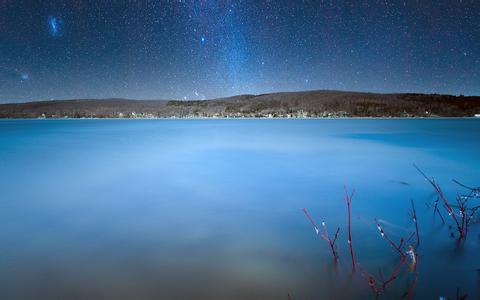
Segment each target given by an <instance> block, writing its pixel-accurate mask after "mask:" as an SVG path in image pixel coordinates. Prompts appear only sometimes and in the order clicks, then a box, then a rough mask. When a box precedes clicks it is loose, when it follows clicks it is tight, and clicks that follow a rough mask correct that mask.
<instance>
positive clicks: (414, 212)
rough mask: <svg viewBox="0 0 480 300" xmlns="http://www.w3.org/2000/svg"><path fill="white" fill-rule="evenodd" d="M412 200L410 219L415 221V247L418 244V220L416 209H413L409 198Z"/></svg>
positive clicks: (413, 205) (413, 206)
mask: <svg viewBox="0 0 480 300" xmlns="http://www.w3.org/2000/svg"><path fill="white" fill-rule="evenodd" d="M410 201H411V202H412V213H411V215H412V221H413V223H415V233H416V235H417V241H416V243H415V244H416V248H418V247H419V246H420V234H419V232H418V220H417V211H416V210H415V204H414V203H413V200H410Z"/></svg>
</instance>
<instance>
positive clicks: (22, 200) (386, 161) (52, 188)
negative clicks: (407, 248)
mask: <svg viewBox="0 0 480 300" xmlns="http://www.w3.org/2000/svg"><path fill="white" fill-rule="evenodd" d="M479 149H480V120H478V119H477V120H475V119H425V120H423V119H410V120H400V119H392V120H386V119H375V120H374V119H331V120H330V119H325V120H313V119H312V120H276V119H274V120H222V119H218V120H1V121H0V191H1V193H0V220H1V223H0V225H1V226H0V240H1V246H0V277H1V278H0V298H1V299H288V297H289V295H290V297H291V299H294V300H301V299H372V298H373V297H372V292H371V290H370V287H369V286H368V284H367V281H366V279H365V278H364V277H363V276H362V273H361V272H360V271H359V270H357V272H356V273H355V274H353V275H352V272H351V268H350V255H349V250H348V243H347V207H346V202H345V198H344V186H346V187H347V189H348V190H349V191H350V190H352V189H355V195H354V197H353V199H352V204H351V209H352V225H351V229H352V241H353V245H354V249H355V255H356V261H357V263H358V264H359V269H360V267H362V268H364V270H368V272H370V273H373V274H378V270H379V269H380V268H381V269H382V270H383V273H384V276H385V277H388V274H389V273H390V272H391V270H392V269H393V268H394V266H395V265H396V263H397V262H398V260H399V255H398V253H395V251H394V250H393V248H392V247H390V246H389V244H388V242H387V241H386V240H384V239H382V237H381V236H380V234H379V232H378V230H377V228H376V226H375V223H374V219H375V218H378V219H379V220H380V221H381V222H382V224H383V225H384V226H385V230H386V231H387V232H388V234H389V236H391V237H392V238H393V239H395V240H398V239H399V238H400V236H407V235H409V232H412V230H413V225H412V222H411V218H410V216H409V214H408V213H409V210H410V209H411V204H410V201H411V200H413V201H414V203H415V205H416V210H417V215H418V224H419V232H420V240H421V244H420V247H419V248H418V255H419V256H418V265H417V271H418V273H416V274H418V278H417V280H415V279H414V274H413V273H412V272H408V270H406V271H402V272H401V273H400V274H399V276H398V278H397V279H395V281H394V282H392V284H391V285H389V286H388V288H387V289H386V293H385V295H384V296H383V297H381V299H390V298H393V299H399V298H400V297H401V296H402V294H404V292H405V291H406V290H408V289H409V287H410V286H412V285H414V287H413V288H412V290H413V292H412V293H411V294H409V295H410V296H413V298H415V299H438V298H439V296H445V297H451V298H452V299H455V297H456V292H457V288H459V290H460V293H467V294H468V299H478V298H479V297H480V271H479V269H480V255H479V254H478V253H479V250H480V230H479V228H478V227H479V226H480V225H478V226H477V225H472V226H471V228H470V229H469V232H468V237H467V240H466V241H465V242H464V243H463V244H462V245H460V246H458V245H457V243H456V241H455V239H452V238H450V236H449V234H450V230H449V228H448V224H451V223H452V222H451V219H450V218H449V216H448V215H447V214H446V213H444V217H445V221H446V222H447V223H448V224H445V225H443V224H442V222H441V220H440V219H439V218H438V216H434V214H433V209H432V207H428V205H430V204H431V203H432V202H433V201H434V200H435V198H436V196H435V193H434V190H433V188H432V187H431V186H430V185H429V184H428V182H426V181H425V180H424V178H423V177H422V176H421V175H420V174H419V172H418V171H417V170H416V169H415V168H414V167H413V164H416V165H418V166H419V167H420V168H421V169H422V170H423V171H424V172H425V173H427V174H428V175H430V176H434V177H435V179H436V180H437V181H438V183H439V184H440V185H441V187H442V189H443V190H444V192H445V194H446V195H447V196H448V197H449V198H451V199H452V201H453V199H454V197H455V195H456V193H457V192H459V193H463V192H464V191H465V190H464V189H462V188H461V187H460V186H459V185H457V184H455V183H454V182H453V181H452V179H457V180H458V181H460V182H462V183H464V184H466V185H470V186H479V185H480V176H479V175H480V155H479V153H480V150H479ZM472 201H476V202H475V204H476V205H480V200H479V199H474V200H472ZM303 208H307V209H308V211H309V212H310V214H311V215H312V217H313V218H314V219H315V221H316V222H317V223H318V224H320V223H321V221H325V222H326V224H327V226H328V228H329V233H330V234H331V235H333V233H334V231H335V229H336V228H337V226H338V227H340V233H339V238H338V241H337V244H338V251H339V253H340V254H339V261H338V263H334V261H333V258H332V255H331V253H330V249H329V247H328V244H327V243H326V242H325V241H324V240H322V239H321V238H319V237H318V236H316V234H315V231H314V230H313V227H312V225H311V224H310V222H309V221H308V219H307V218H306V217H305V215H304V213H303V212H302V209H303ZM443 212H445V211H443Z"/></svg>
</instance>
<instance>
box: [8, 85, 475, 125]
mask: <svg viewBox="0 0 480 300" xmlns="http://www.w3.org/2000/svg"><path fill="white" fill-rule="evenodd" d="M444 117H451V118H465V117H467V118H468V117H471V118H475V117H478V118H480V97H479V96H468V97H467V96H452V95H438V94H373V93H358V92H340V91H307V92H286V93H273V94H263V95H239V96H234V97H229V98H221V99H212V100H190V101H177V100H171V101H169V100H128V99H104V100H99V99H78V100H54V101H37V102H27V103H10V104H0V118H9V119H19V118H26V119H37V118H46V119H67V118H69V119H82V118H85V119H105V118H108V119H337V118H372V119H373V118H385V119H388V118H405V119H411V118H444Z"/></svg>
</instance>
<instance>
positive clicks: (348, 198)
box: [345, 188, 356, 272]
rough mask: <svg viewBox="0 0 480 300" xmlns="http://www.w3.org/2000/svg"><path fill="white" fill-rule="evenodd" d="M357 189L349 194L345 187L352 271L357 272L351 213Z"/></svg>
mask: <svg viewBox="0 0 480 300" xmlns="http://www.w3.org/2000/svg"><path fill="white" fill-rule="evenodd" d="M354 193H355V190H353V191H352V194H351V195H348V191H347V188H345V200H346V201H347V210H348V245H349V246H350V257H351V258H352V271H353V272H355V270H356V267H355V254H354V252H353V244H352V230H351V213H350V204H351V203H352V198H353V194H354Z"/></svg>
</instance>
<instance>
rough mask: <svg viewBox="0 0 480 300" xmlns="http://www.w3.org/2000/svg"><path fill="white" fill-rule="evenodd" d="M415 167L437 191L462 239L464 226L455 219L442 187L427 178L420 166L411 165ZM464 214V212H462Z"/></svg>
mask: <svg viewBox="0 0 480 300" xmlns="http://www.w3.org/2000/svg"><path fill="white" fill-rule="evenodd" d="M413 166H414V167H415V169H417V171H418V172H420V174H422V176H423V177H424V178H425V179H426V180H427V181H428V182H429V183H430V185H431V186H432V187H433V188H434V189H435V191H436V192H437V194H438V196H439V197H440V199H442V201H443V204H444V206H445V208H446V209H447V212H448V214H449V215H450V216H452V219H453V221H454V222H455V225H456V226H457V230H458V233H459V235H460V236H459V240H461V239H463V238H464V237H465V231H464V229H465V228H464V227H462V225H461V223H460V222H459V221H458V219H457V216H456V214H455V212H454V211H453V208H452V206H451V205H450V204H449V203H448V201H447V198H446V197H445V195H444V194H443V192H442V189H441V188H440V186H439V185H438V184H437V183H436V182H435V180H434V179H433V178H432V179H430V178H428V177H427V175H425V173H423V171H422V170H420V168H418V167H417V166H416V165H413ZM463 215H464V214H463ZM462 219H463V216H462Z"/></svg>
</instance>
